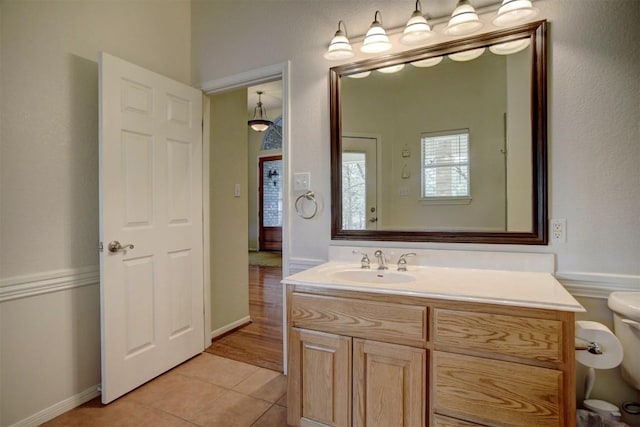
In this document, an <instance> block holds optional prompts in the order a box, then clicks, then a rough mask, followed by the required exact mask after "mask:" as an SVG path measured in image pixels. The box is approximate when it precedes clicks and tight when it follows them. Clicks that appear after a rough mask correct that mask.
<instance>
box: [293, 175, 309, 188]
mask: <svg viewBox="0 0 640 427" xmlns="http://www.w3.org/2000/svg"><path fill="white" fill-rule="evenodd" d="M293 189H294V190H297V191H306V190H309V189H311V173H310V172H300V173H294V174H293Z"/></svg>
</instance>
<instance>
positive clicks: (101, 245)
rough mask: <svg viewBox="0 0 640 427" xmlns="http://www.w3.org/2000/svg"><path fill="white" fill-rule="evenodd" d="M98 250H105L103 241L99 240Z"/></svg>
mask: <svg viewBox="0 0 640 427" xmlns="http://www.w3.org/2000/svg"><path fill="white" fill-rule="evenodd" d="M98 251H99V252H103V251H104V245H103V244H102V242H98Z"/></svg>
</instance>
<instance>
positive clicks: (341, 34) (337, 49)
mask: <svg viewBox="0 0 640 427" xmlns="http://www.w3.org/2000/svg"><path fill="white" fill-rule="evenodd" d="M340 24H342V27H344V31H342V29H341V28H340ZM354 55H355V54H354V53H353V49H352V48H351V43H349V39H348V38H347V26H346V25H345V23H344V21H342V20H340V21H338V31H336V34H335V35H334V36H333V38H332V39H331V43H329V48H328V49H327V51H326V52H325V54H324V58H325V59H328V60H330V61H334V60H339V59H349V58H353V57H354Z"/></svg>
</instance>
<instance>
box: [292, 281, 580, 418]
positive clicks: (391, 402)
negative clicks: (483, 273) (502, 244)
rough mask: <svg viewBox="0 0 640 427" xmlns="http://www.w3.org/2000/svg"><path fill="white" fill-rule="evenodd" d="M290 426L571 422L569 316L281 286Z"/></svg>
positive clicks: (572, 379)
mask: <svg viewBox="0 0 640 427" xmlns="http://www.w3.org/2000/svg"><path fill="white" fill-rule="evenodd" d="M287 308H288V324H289V328H288V330H289V372H288V375H289V389H288V423H289V425H292V426H305V425H310V426H323V425H328V426H369V427H372V426H384V427H393V426H407V427H408V426H438V427H453V426H458V427H469V426H534V425H535V426H573V425H575V373H574V369H575V365H574V350H573V336H574V314H573V313H572V312H561V311H554V310H542V309H532V308H522V307H509V306H501V305H492V304H484V303H467V302H458V301H448V300H442V299H429V298H421V297H408V296H397V295H381V294H373V293H365V292H354V291H341V290H330V289H325V288H321V287H313V286H306V285H305V286H300V285H288V286H287Z"/></svg>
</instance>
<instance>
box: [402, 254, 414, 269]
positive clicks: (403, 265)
mask: <svg viewBox="0 0 640 427" xmlns="http://www.w3.org/2000/svg"><path fill="white" fill-rule="evenodd" d="M410 256H416V253H415V252H409V253H408V254H402V255H400V259H398V271H407V257H410Z"/></svg>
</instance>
